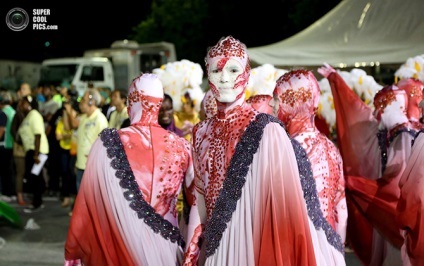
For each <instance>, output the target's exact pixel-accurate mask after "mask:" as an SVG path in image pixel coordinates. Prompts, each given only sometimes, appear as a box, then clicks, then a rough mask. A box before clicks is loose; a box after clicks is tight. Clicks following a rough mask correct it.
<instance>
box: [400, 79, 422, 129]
mask: <svg viewBox="0 0 424 266" xmlns="http://www.w3.org/2000/svg"><path fill="white" fill-rule="evenodd" d="M396 85H397V87H398V88H399V89H401V90H404V91H405V92H406V94H407V96H408V109H407V115H408V118H409V119H410V120H411V121H419V119H420V117H421V111H420V108H419V104H420V102H421V100H422V97H423V88H424V83H422V82H421V81H420V80H418V79H414V78H407V79H401V80H400V81H399V82H398V83H397V84H396Z"/></svg>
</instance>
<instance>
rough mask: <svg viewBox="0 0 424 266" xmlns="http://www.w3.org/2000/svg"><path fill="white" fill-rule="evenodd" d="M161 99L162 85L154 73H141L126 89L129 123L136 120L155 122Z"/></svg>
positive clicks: (133, 122) (136, 121)
mask: <svg viewBox="0 0 424 266" xmlns="http://www.w3.org/2000/svg"><path fill="white" fill-rule="evenodd" d="M162 101H163V86H162V82H161V81H160V80H159V78H158V76H157V75H156V74H141V75H140V76H138V77H136V78H135V79H134V80H133V81H132V83H131V85H130V87H129V89H128V100H127V107H128V115H129V117H130V121H131V125H132V124H135V123H138V122H147V123H150V122H153V123H154V122H155V121H156V122H157V120H158V119H157V118H158V114H159V108H160V106H161V105H162ZM155 119H156V120H155Z"/></svg>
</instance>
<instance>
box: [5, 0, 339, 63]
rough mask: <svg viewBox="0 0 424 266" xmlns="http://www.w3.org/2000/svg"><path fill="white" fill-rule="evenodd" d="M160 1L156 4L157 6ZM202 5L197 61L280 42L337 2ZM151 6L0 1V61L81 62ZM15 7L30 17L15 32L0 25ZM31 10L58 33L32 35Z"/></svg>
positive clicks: (123, 34) (264, 0)
mask: <svg viewBox="0 0 424 266" xmlns="http://www.w3.org/2000/svg"><path fill="white" fill-rule="evenodd" d="M161 1H163V0H156V2H157V3H160V2H161ZM205 1H206V0H205ZM206 2H207V3H208V6H209V8H208V19H207V22H206V23H207V25H206V27H205V29H207V30H205V32H204V33H203V34H202V35H203V36H202V38H204V41H203V42H202V43H203V44H205V45H204V46H205V47H204V48H203V47H202V48H201V49H200V51H202V55H200V56H199V57H203V56H204V54H205V53H206V48H207V45H206V44H208V45H214V44H215V43H216V42H217V41H218V40H219V38H221V37H223V36H227V35H232V36H234V37H235V38H238V39H240V40H241V41H242V42H244V43H245V44H246V45H247V46H248V47H256V46H262V45H267V44H271V43H274V42H277V41H280V40H283V39H285V38H287V37H290V36H292V35H293V34H295V33H297V32H299V31H301V30H302V29H304V28H306V27H307V26H309V25H310V24H312V23H313V22H314V21H316V20H317V19H319V18H320V17H321V16H323V15H324V14H326V13H327V12H328V11H329V10H331V9H332V8H333V7H334V6H336V5H337V3H339V2H340V0H328V1H319V0H298V1H297V0H296V1H295V0H261V1H254V2H253V4H252V3H247V1H241V0H240V1H239V0H234V1H232V0H225V1H224V0H214V1H211V0H209V1H206ZM151 4H152V0H142V1H127V0H121V1H112V2H110V3H109V2H108V1H104V2H94V1H88V0H85V1H81V0H76V1H55V2H51V1H35V0H33V1H22V0H18V1H10V0H3V1H1V2H0V42H1V44H0V59H9V60H20V61H31V62H41V61H42V60H44V59H48V58H54V57H66V56H82V55H83V51H84V50H87V49H96V48H107V47H110V45H111V44H112V42H113V41H115V40H122V39H127V38H130V34H133V33H134V32H133V28H134V27H135V26H137V25H138V24H139V23H140V22H142V21H144V20H146V18H148V16H149V14H150V13H151V8H152V7H151ZM16 7H19V8H22V9H24V10H25V11H26V12H27V13H28V15H29V17H30V22H29V25H28V27H27V28H26V29H24V30H23V31H19V32H15V31H12V30H11V29H9V28H8V26H7V25H6V15H7V13H8V11H9V10H10V9H12V8H16ZM33 9H50V15H49V16H47V22H48V23H47V24H48V25H57V26H58V30H51V31H48V30H34V29H32V18H33V14H32V10H33ZM169 12H170V13H171V12H172V11H169ZM163 41H169V40H163ZM203 44H202V46H203ZM184 48H185V47H184ZM188 49H190V48H188ZM203 51H204V53H203ZM178 55H181V53H178V51H177V59H178V60H181V59H182V58H179V57H178ZM197 63H201V64H202V63H203V62H197Z"/></svg>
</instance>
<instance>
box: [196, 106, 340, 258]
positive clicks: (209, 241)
mask: <svg viewBox="0 0 424 266" xmlns="http://www.w3.org/2000/svg"><path fill="white" fill-rule="evenodd" d="M270 122H274V123H278V124H279V125H281V127H283V128H284V129H285V127H284V124H283V123H282V122H281V121H279V120H278V119H277V118H275V117H273V116H271V115H268V114H264V113H261V114H258V115H257V116H256V118H255V120H254V121H252V122H251V123H250V124H249V126H248V127H247V128H246V131H245V132H244V133H243V136H242V137H241V139H240V142H239V143H237V146H236V149H235V152H234V155H233V157H232V158H231V161H230V165H229V167H228V169H227V173H226V178H225V180H224V183H223V187H222V190H221V191H220V193H219V196H218V198H217V200H216V202H215V208H214V210H213V211H212V215H211V218H210V220H209V221H208V222H207V224H206V227H205V231H204V238H205V240H206V256H207V257H209V256H211V255H213V254H214V253H215V251H216V249H217V248H218V246H219V242H220V241H221V238H222V234H223V233H224V231H225V230H226V228H227V223H228V222H229V221H230V220H231V216H232V213H233V212H234V211H235V210H236V207H237V201H238V200H239V199H240V197H241V193H242V188H243V186H244V184H245V182H246V179H245V177H246V175H247V172H248V170H249V166H250V165H251V163H252V161H253V156H254V154H255V153H256V151H257V150H258V147H259V142H260V140H261V139H262V135H263V130H264V128H265V126H266V125H267V124H268V123H270ZM289 138H290V136H289ZM290 139H291V141H292V145H293V148H294V152H295V153H296V160H297V162H298V167H299V174H300V178H301V185H302V190H303V194H304V198H305V201H306V205H307V209H308V215H309V217H310V218H311V220H312V222H313V224H314V226H315V228H316V229H319V228H322V229H323V230H324V232H325V234H326V237H327V240H328V241H329V242H330V244H331V245H332V246H334V247H335V248H336V249H337V250H339V251H340V252H341V253H343V254H344V248H343V243H342V240H341V237H340V236H339V235H338V234H337V233H336V232H335V231H334V230H333V228H332V227H331V226H330V224H329V223H328V222H327V220H326V219H325V218H324V216H323V214H322V211H321V209H320V203H319V200H318V196H317V190H316V185H315V179H314V178H313V175H312V168H311V165H310V162H309V160H308V159H307V155H306V152H305V150H304V149H303V148H302V147H301V146H300V144H299V143H298V142H297V141H295V140H294V139H292V138H290Z"/></svg>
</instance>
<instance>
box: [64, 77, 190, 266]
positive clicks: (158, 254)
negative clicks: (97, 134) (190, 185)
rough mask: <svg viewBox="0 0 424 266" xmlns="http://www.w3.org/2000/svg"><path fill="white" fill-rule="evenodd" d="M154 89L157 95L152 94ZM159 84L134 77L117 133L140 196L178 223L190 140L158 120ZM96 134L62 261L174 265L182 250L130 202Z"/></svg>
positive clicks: (164, 215) (170, 220)
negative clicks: (126, 117)
mask: <svg viewBox="0 0 424 266" xmlns="http://www.w3.org/2000/svg"><path fill="white" fill-rule="evenodd" d="M157 95H160V97H156V96H157ZM162 97H163V90H162V84H161V83H160V81H159V79H158V78H157V77H156V76H155V75H151V74H144V75H142V76H140V77H137V78H136V79H135V80H134V81H133V83H132V85H131V87H130V90H129V97H128V98H129V102H130V104H129V108H128V109H129V110H131V111H130V118H131V126H129V127H127V128H123V129H120V130H119V131H118V133H119V137H120V139H121V142H122V144H123V147H124V151H125V154H126V156H127V158H128V161H129V164H130V166H131V170H132V172H133V175H134V177H135V180H136V182H137V184H138V187H139V190H140V192H141V193H142V195H143V198H144V200H145V201H146V202H147V203H149V204H150V205H151V206H152V207H153V208H154V209H155V211H156V213H157V214H159V215H160V216H162V217H163V218H164V219H166V220H168V221H169V222H170V223H171V224H173V225H174V226H178V217H177V210H176V202H177V197H178V194H179V192H180V190H181V187H182V183H183V182H184V180H193V174H194V172H193V166H192V158H191V146H190V144H189V143H188V142H187V141H186V140H185V139H183V138H181V137H178V136H177V135H175V134H174V133H172V132H170V131H167V130H165V129H163V128H162V127H161V126H160V125H159V124H158V112H159V108H160V105H161V103H162ZM119 182H120V179H119V178H117V177H116V169H114V168H113V167H112V166H111V159H110V158H109V157H108V156H107V151H106V148H105V147H104V145H103V142H102V140H101V139H100V138H99V139H97V140H96V142H95V143H94V145H93V148H92V149H91V152H90V154H89V157H88V163H87V168H86V170H85V172H84V176H83V179H82V183H81V187H80V190H79V192H78V196H77V199H76V202H75V207H74V209H73V215H72V218H71V222H70V227H69V231H68V236H67V240H66V244H65V260H66V262H65V264H66V263H68V264H67V265H71V263H73V262H75V261H77V262H78V261H79V262H81V263H82V264H83V265H178V264H180V263H181V261H182V256H183V250H182V249H181V247H179V246H178V244H177V243H172V242H171V241H170V240H168V239H165V238H164V237H163V236H161V235H160V234H158V233H155V232H154V231H153V230H152V229H151V228H150V227H149V226H148V224H146V223H145V221H144V219H139V218H138V217H137V213H136V212H135V211H134V210H133V209H131V208H130V206H129V201H127V200H126V199H125V197H124V194H123V193H124V192H125V191H126V190H125V189H123V188H122V187H121V186H120V184H119Z"/></svg>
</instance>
